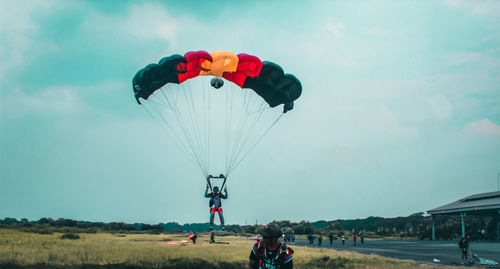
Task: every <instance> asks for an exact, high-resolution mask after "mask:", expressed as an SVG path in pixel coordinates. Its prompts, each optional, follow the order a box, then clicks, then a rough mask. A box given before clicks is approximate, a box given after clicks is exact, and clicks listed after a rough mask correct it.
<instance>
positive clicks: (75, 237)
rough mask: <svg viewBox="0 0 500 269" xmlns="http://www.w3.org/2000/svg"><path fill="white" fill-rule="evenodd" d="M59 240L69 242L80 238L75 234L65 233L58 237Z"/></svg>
mask: <svg viewBox="0 0 500 269" xmlns="http://www.w3.org/2000/svg"><path fill="white" fill-rule="evenodd" d="M60 238H61V239H71V240H76V239H80V236H79V235H77V234H74V233H65V234H63V235H61V237H60Z"/></svg>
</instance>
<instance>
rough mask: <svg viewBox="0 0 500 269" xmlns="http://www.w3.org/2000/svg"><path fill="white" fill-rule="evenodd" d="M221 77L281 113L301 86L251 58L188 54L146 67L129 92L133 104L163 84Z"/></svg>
mask: <svg viewBox="0 0 500 269" xmlns="http://www.w3.org/2000/svg"><path fill="white" fill-rule="evenodd" d="M208 75H211V76H215V77H223V78H224V79H226V80H229V81H231V82H233V83H234V84H236V85H238V86H239V87H241V88H249V89H252V90H254V91H255V92H256V93H257V94H258V95H259V96H260V97H262V98H263V99H264V100H265V101H266V102H267V103H268V104H269V106H270V107H276V106H278V105H281V104H283V105H284V107H283V112H287V111H289V110H291V109H293V102H294V101H295V100H296V99H297V98H299V97H300V95H301V93H302V85H301V84H300V81H299V80H298V79H297V78H296V77H295V76H294V75H291V74H286V73H284V71H283V69H282V68H281V67H280V66H279V65H277V64H276V63H273V62H268V61H265V62H262V61H261V60H260V59H259V58H257V57H256V56H253V55H249V54H245V53H240V54H238V55H235V54H234V53H232V52H229V51H214V52H212V53H208V52H206V51H203V50H200V51H190V52H188V53H186V54H184V56H181V55H179V54H174V55H172V56H168V57H165V58H163V59H161V60H160V61H159V62H158V63H157V64H155V63H153V64H149V65H147V66H146V67H144V68H143V69H141V70H139V71H138V72H137V74H136V75H135V76H134V78H133V80H132V83H133V90H134V94H135V98H136V100H137V102H138V103H139V104H140V100H139V99H140V98H142V99H146V100H147V99H148V98H149V97H150V96H151V95H152V94H153V93H154V92H155V91H156V90H158V89H160V88H161V87H163V86H164V85H166V84H167V83H175V84H180V83H183V82H185V81H187V80H189V79H192V78H195V77H197V76H208Z"/></svg>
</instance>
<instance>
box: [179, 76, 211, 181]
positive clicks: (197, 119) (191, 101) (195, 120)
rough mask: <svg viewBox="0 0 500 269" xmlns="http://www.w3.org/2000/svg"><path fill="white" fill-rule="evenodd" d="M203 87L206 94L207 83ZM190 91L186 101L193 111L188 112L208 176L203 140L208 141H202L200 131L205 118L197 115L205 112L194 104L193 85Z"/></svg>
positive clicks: (186, 95) (186, 93)
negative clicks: (201, 121) (202, 120)
mask: <svg viewBox="0 0 500 269" xmlns="http://www.w3.org/2000/svg"><path fill="white" fill-rule="evenodd" d="M202 85H203V92H204V88H205V83H202ZM189 88H190V89H189V90H188V91H185V92H184V93H185V98H186V101H187V102H188V103H189V104H190V107H191V110H188V111H189V112H190V113H189V115H190V117H191V123H192V126H193V134H194V138H195V139H196V142H197V146H198V154H199V158H200V160H201V162H202V165H203V167H204V171H205V172H204V173H205V174H207V175H208V164H207V158H206V152H207V149H206V148H205V147H206V145H205V146H204V144H203V140H204V139H206V138H204V139H202V132H201V130H200V128H201V127H202V125H201V123H200V119H204V118H203V115H202V116H201V117H200V116H198V115H197V114H199V113H201V112H203V111H201V112H198V111H199V109H197V106H196V104H195V102H194V97H193V89H192V87H191V85H189Z"/></svg>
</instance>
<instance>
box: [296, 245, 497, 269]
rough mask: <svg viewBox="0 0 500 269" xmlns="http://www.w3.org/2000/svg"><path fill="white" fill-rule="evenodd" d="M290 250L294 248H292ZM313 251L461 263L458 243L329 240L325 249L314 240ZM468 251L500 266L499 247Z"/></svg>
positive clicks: (444, 263) (485, 246) (451, 263)
mask: <svg viewBox="0 0 500 269" xmlns="http://www.w3.org/2000/svg"><path fill="white" fill-rule="evenodd" d="M295 244H296V245H299V246H307V245H308V241H307V240H305V239H298V240H295ZM291 247H292V248H293V244H292V245H291ZM312 247H324V248H332V249H335V250H345V251H356V252H359V253H363V254H378V255H381V256H386V257H391V258H398V259H409V260H414V261H417V262H419V263H428V264H442V265H457V264H459V263H460V257H461V253H460V250H459V248H458V243H457V242H455V241H429V240H415V241H414V240H365V245H364V246H363V245H362V244H361V243H360V242H359V241H358V242H357V245H356V246H354V244H353V241H352V240H349V241H347V240H346V243H345V246H342V241H340V240H334V241H333V245H332V246H330V242H329V240H323V242H322V246H318V241H317V240H315V241H314V244H313V246H312ZM469 249H470V251H472V252H473V253H474V254H477V255H479V257H480V258H483V259H488V260H492V261H495V262H500V243H494V242H474V241H472V242H471V244H470V248H469ZM434 259H437V260H439V262H435V261H434Z"/></svg>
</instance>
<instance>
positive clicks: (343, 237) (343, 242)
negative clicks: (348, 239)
mask: <svg viewBox="0 0 500 269" xmlns="http://www.w3.org/2000/svg"><path fill="white" fill-rule="evenodd" d="M342 246H345V235H342Z"/></svg>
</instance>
